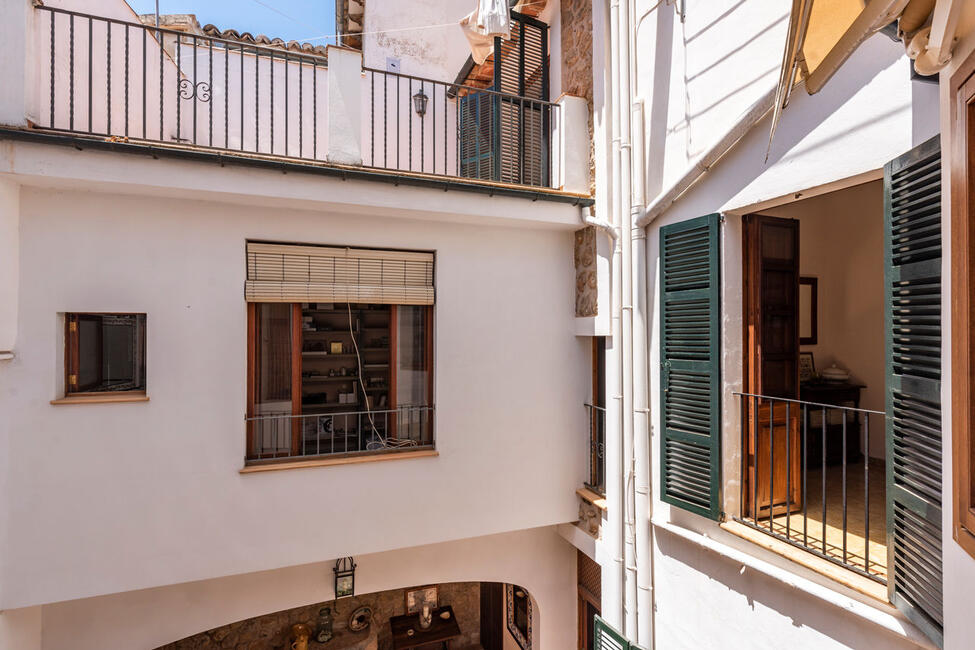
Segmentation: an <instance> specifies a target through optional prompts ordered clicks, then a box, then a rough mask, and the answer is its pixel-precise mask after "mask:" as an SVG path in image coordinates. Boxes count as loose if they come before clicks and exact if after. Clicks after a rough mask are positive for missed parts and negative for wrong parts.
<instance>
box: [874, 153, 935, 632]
mask: <svg viewBox="0 0 975 650" xmlns="http://www.w3.org/2000/svg"><path fill="white" fill-rule="evenodd" d="M884 221H885V223H884V226H885V232H884V236H885V271H886V275H885V283H884V287H885V292H886V313H885V330H886V344H887V345H886V354H887V408H886V410H887V423H886V424H887V431H886V434H887V530H888V565H889V566H890V567H891V574H890V580H889V590H890V598H891V601H892V602H893V603H894V605H895V606H897V607H898V608H899V609H901V610H902V611H904V612H905V613H906V614H907V615H908V617H910V618H911V620H913V621H914V622H915V623H917V624H918V625H919V626H920V627H921V628H922V629H924V630H925V632H926V633H927V634H928V635H929V636H931V638H932V639H933V640H934V641H935V642H936V643H938V644H939V645H940V644H942V629H943V625H944V618H943V614H942V592H943V576H942V550H941V548H942V547H941V505H942V504H941V480H942V469H941V443H942V436H941V256H942V252H941V150H940V145H939V138H938V137H935V138H932V139H931V140H929V141H927V142H925V143H924V144H922V145H920V146H918V147H916V148H915V149H913V150H911V151H909V152H908V153H906V154H904V155H903V156H901V157H899V158H897V159H895V160H893V161H891V162H890V163H888V164H887V166H886V167H885V168H884Z"/></svg>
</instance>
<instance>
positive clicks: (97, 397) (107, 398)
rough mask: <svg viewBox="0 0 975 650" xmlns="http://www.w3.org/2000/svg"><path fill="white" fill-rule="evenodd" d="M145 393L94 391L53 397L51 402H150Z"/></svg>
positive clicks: (56, 403) (59, 403) (58, 403)
mask: <svg viewBox="0 0 975 650" xmlns="http://www.w3.org/2000/svg"><path fill="white" fill-rule="evenodd" d="M148 401H149V396H148V395H146V394H145V393H105V394H104V395H101V394H97V393H92V394H88V395H68V396H65V397H62V398H60V399H52V400H51V404H55V405H61V404H112V403H116V402H148Z"/></svg>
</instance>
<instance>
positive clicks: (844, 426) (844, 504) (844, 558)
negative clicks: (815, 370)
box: [840, 409, 847, 564]
mask: <svg viewBox="0 0 975 650" xmlns="http://www.w3.org/2000/svg"><path fill="white" fill-rule="evenodd" d="M840 415H842V416H843V451H842V454H843V465H842V469H841V471H840V473H841V476H842V482H843V563H844V564H845V563H846V509H847V501H846V411H845V410H842V409H841V410H840Z"/></svg>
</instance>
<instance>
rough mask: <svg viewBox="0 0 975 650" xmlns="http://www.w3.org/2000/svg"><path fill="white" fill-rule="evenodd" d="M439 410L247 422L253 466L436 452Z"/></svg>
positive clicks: (258, 418) (270, 416)
mask: <svg viewBox="0 0 975 650" xmlns="http://www.w3.org/2000/svg"><path fill="white" fill-rule="evenodd" d="M433 415H434V407H432V406H401V407H399V408H396V409H387V410H380V411H363V410H359V411H345V412H335V411H332V412H323V413H314V414H305V415H290V414H287V413H282V414H276V413H274V414H262V415H255V416H253V417H248V418H246V425H247V460H248V462H255V461H265V460H272V459H278V460H281V459H294V458H308V457H316V456H318V457H328V456H344V455H356V454H366V453H382V452H396V451H408V450H415V449H432V448H433V447H434V446H435V442H436V441H435V438H434V428H433Z"/></svg>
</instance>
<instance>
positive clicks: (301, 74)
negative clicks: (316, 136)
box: [298, 59, 305, 158]
mask: <svg viewBox="0 0 975 650" xmlns="http://www.w3.org/2000/svg"><path fill="white" fill-rule="evenodd" d="M304 115H305V62H304V61H303V60H301V59H298V157H299V158H304V156H305V150H304V147H303V146H302V145H303V144H304V142H303V139H304V134H305V122H304Z"/></svg>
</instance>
